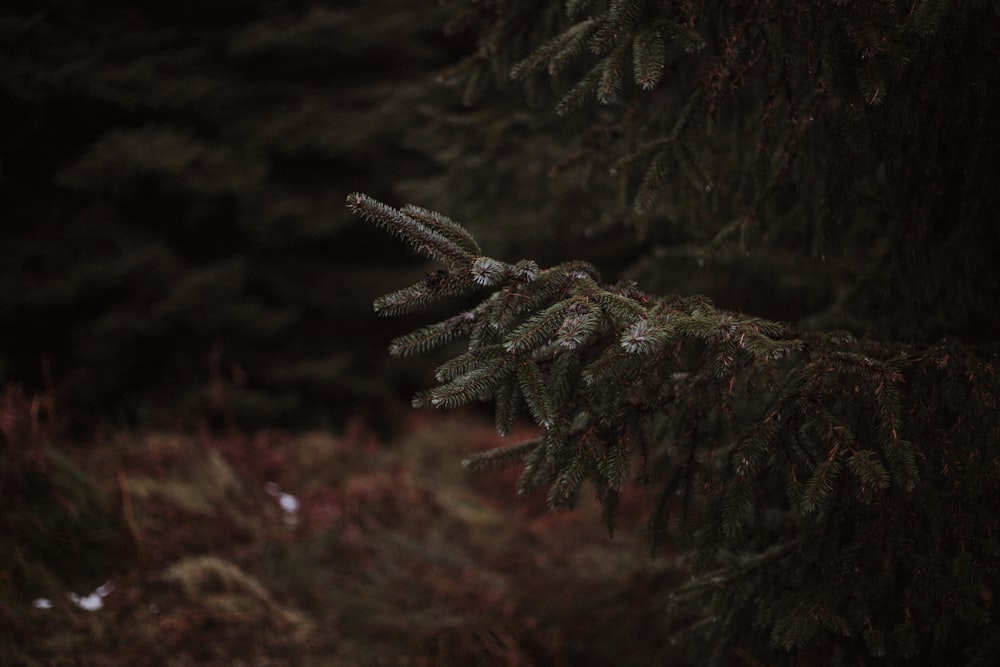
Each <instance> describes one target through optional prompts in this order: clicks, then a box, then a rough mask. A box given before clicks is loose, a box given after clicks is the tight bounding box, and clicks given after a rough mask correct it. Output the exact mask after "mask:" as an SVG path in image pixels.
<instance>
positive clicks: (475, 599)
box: [0, 413, 678, 667]
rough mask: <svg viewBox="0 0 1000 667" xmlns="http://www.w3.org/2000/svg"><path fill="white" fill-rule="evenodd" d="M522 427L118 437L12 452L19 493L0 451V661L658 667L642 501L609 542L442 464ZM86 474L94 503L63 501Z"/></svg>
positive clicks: (428, 422) (451, 425)
mask: <svg viewBox="0 0 1000 667" xmlns="http://www.w3.org/2000/svg"><path fill="white" fill-rule="evenodd" d="M8 431H9V429H8ZM6 435H8V436H10V433H9V432H8V433H7V434H6ZM531 435H532V433H531V432H530V431H524V432H522V433H520V434H516V435H515V436H513V437H512V438H509V439H506V440H500V439H499V438H498V437H497V436H496V434H495V433H494V432H493V430H492V428H491V426H490V424H488V423H487V422H485V421H484V420H483V419H481V418H479V417H477V416H475V415H471V414H458V415H444V416H442V415H440V414H433V415H430V414H426V413H416V414H414V415H413V416H411V417H410V418H409V420H408V421H407V423H405V424H404V425H403V426H402V427H401V428H400V429H399V431H398V434H397V435H394V436H391V437H387V438H380V437H378V436H376V435H375V434H374V433H373V432H372V431H370V430H369V429H367V428H366V427H365V426H364V425H363V424H362V423H361V422H360V420H359V421H358V422H356V423H353V424H351V425H349V427H348V428H346V429H345V431H344V432H343V433H341V434H337V435H334V434H330V433H325V432H308V433H298V434H293V433H288V432H284V431H276V430H275V431H260V432H256V433H252V434H246V433H232V432H230V433H227V434H225V435H218V434H207V433H198V432H188V433H183V432H144V433H131V434H116V435H112V436H107V437H105V438H102V439H100V440H99V441H96V442H93V443H88V444H85V445H81V444H74V445H72V446H69V445H67V446H61V447H58V448H57V447H55V446H54V445H52V444H51V443H48V444H45V445H44V448H45V450H46V451H45V453H44V456H43V459H39V458H38V456H37V454H38V452H37V451H36V452H35V453H34V454H31V455H29V454H28V453H24V452H22V454H23V456H22V458H21V460H22V463H23V462H24V461H30V460H34V461H35V463H36V464H37V465H36V468H37V470H36V472H37V471H38V470H43V469H44V470H43V472H44V474H43V475H42V476H41V477H39V479H42V480H43V482H44V483H42V484H41V485H38V484H36V485H35V486H34V487H32V486H31V485H30V484H29V483H28V482H26V481H24V480H27V479H29V478H31V477H32V476H31V475H29V474H27V473H25V471H24V470H23V469H22V470H21V473H20V477H18V478H17V479H14V478H13V477H12V474H11V472H10V471H11V470H15V471H16V468H15V466H14V465H13V464H12V463H11V461H16V460H17V457H16V456H15V457H11V456H8V457H7V460H6V461H0V463H3V464H4V466H5V467H6V468H7V470H5V471H3V472H4V473H5V476H6V477H7V478H8V479H7V480H6V482H8V483H7V484H6V488H5V489H4V490H3V493H4V494H5V495H6V496H7V500H11V496H12V494H13V495H14V496H16V495H17V494H18V493H21V496H22V497H21V498H20V500H19V501H18V499H17V498H16V497H15V498H14V501H17V502H18V504H17V505H14V507H16V508H17V509H16V510H15V511H14V513H13V514H11V515H8V517H7V518H6V519H4V525H3V526H2V527H3V528H4V529H5V532H6V533H7V535H6V536H5V537H0V542H3V543H2V544H0V548H3V550H4V551H5V552H6V555H5V556H3V557H2V558H3V560H2V561H0V568H2V569H0V577H2V578H0V584H2V585H0V589H4V588H5V589H6V592H0V637H6V639H3V638H0V663H3V664H19V665H106V666H117V665H122V666H124V665H129V666H141V665H165V666H171V667H173V666H178V667H179V666H182V665H248V666H249V665H253V666H264V665H554V666H555V665H577V664H588V665H611V664H615V665H631V664H635V665H640V664H658V663H660V662H661V661H662V660H664V659H665V658H666V657H667V656H668V655H669V641H668V633H667V631H666V630H667V628H665V627H664V625H663V623H664V621H663V620H661V619H662V618H663V613H662V611H663V606H664V604H665V592H664V591H665V590H666V589H668V588H669V585H668V584H669V583H670V582H671V581H674V580H676V578H677V577H678V574H677V570H676V563H674V562H673V560H672V559H670V558H668V557H665V556H663V555H660V556H657V557H656V558H651V557H650V555H649V553H648V551H647V548H646V542H645V532H644V522H645V510H644V509H643V508H647V507H648V506H649V503H648V499H645V498H643V497H642V491H641V490H635V491H633V492H630V493H629V494H626V496H625V497H624V498H623V501H622V506H621V514H620V523H619V526H618V529H617V530H616V532H615V534H614V536H613V537H612V536H609V535H608V532H607V530H606V529H605V527H604V524H603V521H602V519H601V514H600V509H599V508H598V507H596V503H595V502H593V500H592V497H591V496H589V495H588V494H587V493H586V491H585V492H584V493H583V494H581V499H580V503H579V506H578V508H577V510H576V511H572V512H570V511H558V512H552V511H550V510H549V509H548V507H547V505H546V500H545V493H544V491H541V492H539V493H537V494H535V495H532V496H530V497H526V498H525V497H519V496H518V495H517V493H516V487H517V476H518V474H519V469H517V468H515V469H511V470H504V471H491V472H481V473H476V474H472V473H469V472H467V471H465V470H464V469H463V468H462V466H461V460H462V458H463V457H464V456H466V455H468V454H469V453H471V452H474V451H479V450H483V449H487V448H490V447H494V446H498V445H501V444H509V443H510V442H517V441H518V438H519V437H520V438H526V437H530V436H531ZM7 440H8V454H10V452H11V451H12V450H11V447H13V445H12V444H11V442H12V439H11V438H10V437H8V438H7ZM22 446H24V445H23V444H22ZM31 456H35V458H34V459H31ZM41 460H44V464H42V463H38V462H39V461H41ZM68 471H69V472H68ZM35 477H38V475H35ZM86 479H89V480H91V482H92V487H93V488H94V489H96V492H97V493H98V495H99V496H100V498H101V500H100V503H98V505H94V504H93V503H91V502H90V501H87V500H86V499H85V498H84V496H83V495H80V494H79V493H77V492H76V491H74V490H73V489H74V488H75V487H74V486H73V480H76V482H79V483H82V480H86ZM32 489H34V490H32ZM39 489H41V491H39ZM39 493H42V494H43V495H44V496H45V498H42V497H40V496H39V495H38V494H39ZM32 494H35V495H32ZM88 503H89V504H88ZM5 504H7V503H5ZM8 507H11V505H8ZM95 507H99V508H102V509H101V510H100V511H99V512H98V511H97V510H95V509H94V508H95ZM4 512H8V509H7V508H5V509H4ZM102 513H103V514H102ZM53 516H55V517H56V519H53V518H52V517H53ZM95 516H104V517H105V518H107V517H110V519H109V520H107V521H105V522H104V523H101V522H100V521H98V524H99V525H96V526H95V525H88V524H87V521H89V520H90V519H92V518H93V517H95ZM11 517H15V518H16V517H20V518H21V519H24V520H23V521H20V522H19V521H17V520H15V519H14V518H11ZM74 587H76V588H75V589H74Z"/></svg>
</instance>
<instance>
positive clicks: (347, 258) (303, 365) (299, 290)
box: [0, 1, 454, 426]
mask: <svg viewBox="0 0 1000 667" xmlns="http://www.w3.org/2000/svg"><path fill="white" fill-rule="evenodd" d="M442 22H443V19H442V18H441V13H440V10H439V9H434V8H431V9H427V8H420V9H419V10H407V11H400V10H399V9H398V7H397V6H396V5H393V4H392V3H387V2H370V3H364V5H363V6H357V5H356V3H338V2H334V3H326V2H280V3H273V2H262V3H253V2H250V3H222V4H215V5H213V6H212V7H204V6H201V5H197V4H191V3H181V4H174V5H171V7H169V8H166V9H164V8H154V7H146V8H139V7H134V6H131V5H127V4H124V3H117V2H101V3H91V4H88V5H86V6H83V5H80V4H79V3H74V2H58V1H57V2H41V3H35V2H32V3H17V2H15V3H7V4H6V5H5V7H4V9H3V10H0V45H2V48H3V54H4V55H3V58H2V59H0V109H2V111H0V114H2V117H3V129H2V130H0V161H2V170H0V207H2V208H0V218H2V220H3V240H4V246H3V247H4V249H3V261H2V262H0V318H2V319H3V321H4V322H5V323H7V326H5V327H4V328H3V331H2V332H0V383H4V384H6V383H8V382H17V383H20V384H22V385H23V386H25V387H26V388H27V389H28V390H29V391H32V392H33V391H42V390H45V389H48V388H53V389H55V390H56V393H57V394H58V404H59V405H60V406H61V407H62V408H63V409H65V410H68V411H72V412H73V413H74V414H76V415H77V416H78V419H77V421H78V422H83V423H87V424H90V425H92V424H93V423H94V422H95V421H96V422H101V421H107V420H111V421H113V422H114V423H116V424H118V425H128V424H145V423H149V422H150V421H160V422H162V421H164V420H169V421H173V420H176V421H178V422H181V423H185V422H188V421H190V419H192V418H194V417H198V416H204V415H206V414H209V413H213V414H215V415H219V414H221V413H223V412H225V411H229V412H230V414H231V415H232V416H233V417H234V418H235V419H236V420H237V421H238V422H239V423H241V424H242V425H245V426H251V425H262V424H267V425H278V424H300V425H303V424H308V423H312V424H317V423H319V424H324V425H330V426H333V425H336V424H339V423H340V422H342V421H343V419H344V418H345V416H346V415H349V414H350V413H352V412H353V411H354V410H355V409H357V407H358V405H360V404H364V403H372V404H377V403H378V402H380V401H382V400H383V397H384V396H385V395H386V394H387V393H389V389H390V388H391V387H392V386H393V383H394V382H396V381H399V379H400V378H405V377H406V372H403V373H399V372H398V371H392V372H391V373H390V372H389V369H388V368H387V367H386V364H385V363H384V355H383V354H382V353H381V349H380V348H377V347H376V346H375V345H374V343H373V342H370V338H369V337H368V336H367V335H366V331H367V326H368V323H367V322H366V321H365V316H366V315H367V314H368V313H369V312H370V309H369V306H368V303H367V300H365V299H362V298H360V297H359V293H360V291H359V288H360V286H361V285H369V284H372V283H373V282H374V283H376V284H377V283H380V282H381V281H383V280H390V281H391V280H392V277H391V276H392V274H393V273H394V272H395V271H397V270H398V271H403V272H404V274H405V272H406V270H407V267H406V264H407V262H406V259H407V257H406V255H405V254H404V253H403V252H399V253H395V254H393V253H392V252H386V251H385V250H384V248H380V249H379V250H378V252H377V253H376V252H374V248H372V247H369V248H367V249H366V246H367V245H369V244H370V241H371V239H378V240H379V241H380V240H381V239H379V237H378V236H377V234H375V233H368V232H369V230H367V229H365V228H364V227H363V226H361V225H359V224H358V223H357V222H356V221H354V220H352V219H351V217H350V215H349V214H348V213H347V212H346V211H344V209H343V206H342V201H343V193H344V192H348V191H350V190H352V189H358V188H364V189H366V190H368V191H371V192H373V193H378V194H380V195H382V196H390V195H391V194H392V193H394V192H395V190H394V187H395V186H394V183H395V182H396V181H397V180H400V179H404V178H406V177H408V176H409V175H410V174H414V173H424V172H426V171H428V169H431V168H432V167H433V165H432V164H431V162H430V161H429V160H427V159H425V158H422V157H421V156H420V155H419V154H418V153H417V152H415V151H413V150H409V149H405V148H403V147H402V146H401V143H402V139H401V137H402V134H403V133H404V132H405V131H406V130H407V128H409V127H411V126H412V125H413V122H414V118H413V116H412V114H411V113H410V109H411V108H413V107H415V106H417V105H418V101H419V100H420V99H422V98H423V97H425V96H426V95H427V94H428V92H429V87H428V83H430V82H431V81H433V72H434V70H435V69H436V68H438V67H440V66H443V64H444V63H446V62H447V61H448V58H449V57H450V56H449V55H448V54H449V51H450V50H451V49H452V48H454V47H453V45H452V42H450V41H447V40H442V39H441V37H440V26H441V24H442ZM358 25H364V26H366V30H365V31H364V32H363V33H360V32H358V30H357V26H358ZM366 234H367V236H366ZM410 264H412V262H410ZM409 270H410V271H412V270H413V269H412V266H411V267H410V268H409ZM397 280H398V278H397ZM384 284H386V285H388V284H390V283H388V282H386V283H384Z"/></svg>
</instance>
